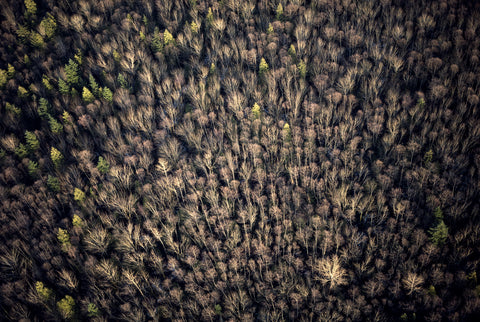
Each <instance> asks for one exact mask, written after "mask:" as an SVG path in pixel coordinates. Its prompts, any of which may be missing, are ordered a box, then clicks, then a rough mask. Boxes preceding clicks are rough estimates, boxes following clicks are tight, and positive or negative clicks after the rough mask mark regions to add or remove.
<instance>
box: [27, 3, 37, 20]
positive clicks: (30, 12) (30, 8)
mask: <svg viewBox="0 0 480 322" xmlns="http://www.w3.org/2000/svg"><path fill="white" fill-rule="evenodd" d="M25 8H26V11H25V15H26V16H27V17H29V18H33V17H35V15H36V14H37V4H36V3H35V1H33V0H25Z"/></svg>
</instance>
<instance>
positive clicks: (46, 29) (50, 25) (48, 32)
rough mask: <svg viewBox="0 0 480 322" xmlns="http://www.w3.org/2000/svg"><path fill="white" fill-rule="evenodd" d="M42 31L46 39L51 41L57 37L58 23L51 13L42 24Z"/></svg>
mask: <svg viewBox="0 0 480 322" xmlns="http://www.w3.org/2000/svg"><path fill="white" fill-rule="evenodd" d="M40 29H41V32H42V35H44V36H45V38H46V39H50V38H52V37H53V35H55V31H56V30H57V21H56V20H55V18H54V17H53V16H52V15H51V14H50V13H47V16H46V17H45V18H43V19H42V21H41V22H40Z"/></svg>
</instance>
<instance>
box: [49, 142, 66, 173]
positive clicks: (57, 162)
mask: <svg viewBox="0 0 480 322" xmlns="http://www.w3.org/2000/svg"><path fill="white" fill-rule="evenodd" d="M50 158H51V159H52V162H53V165H54V166H55V168H57V169H58V168H60V166H61V165H62V163H63V155H62V153H61V152H60V151H58V150H57V149H55V148H54V147H52V148H51V150H50Z"/></svg>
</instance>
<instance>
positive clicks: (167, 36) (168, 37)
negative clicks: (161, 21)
mask: <svg viewBox="0 0 480 322" xmlns="http://www.w3.org/2000/svg"><path fill="white" fill-rule="evenodd" d="M163 44H164V45H165V46H168V45H170V44H175V39H174V38H173V35H172V34H171V33H170V31H168V29H165V32H164V33H163Z"/></svg>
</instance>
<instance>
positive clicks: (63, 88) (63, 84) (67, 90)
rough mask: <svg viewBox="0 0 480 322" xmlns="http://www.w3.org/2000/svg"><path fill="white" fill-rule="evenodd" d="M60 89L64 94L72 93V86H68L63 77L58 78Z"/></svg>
mask: <svg viewBox="0 0 480 322" xmlns="http://www.w3.org/2000/svg"><path fill="white" fill-rule="evenodd" d="M58 90H59V91H60V93H61V94H63V95H68V94H70V86H68V84H67V82H66V81H64V80H63V79H61V78H60V79H59V80H58Z"/></svg>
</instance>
